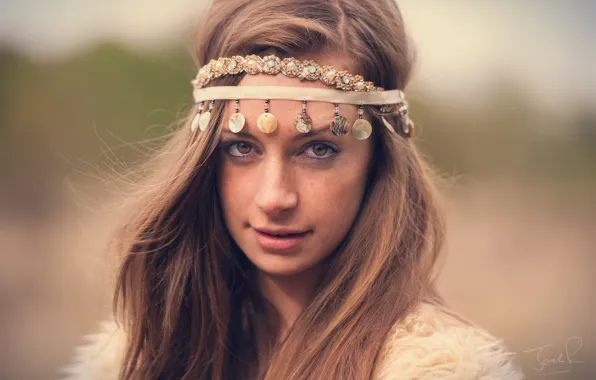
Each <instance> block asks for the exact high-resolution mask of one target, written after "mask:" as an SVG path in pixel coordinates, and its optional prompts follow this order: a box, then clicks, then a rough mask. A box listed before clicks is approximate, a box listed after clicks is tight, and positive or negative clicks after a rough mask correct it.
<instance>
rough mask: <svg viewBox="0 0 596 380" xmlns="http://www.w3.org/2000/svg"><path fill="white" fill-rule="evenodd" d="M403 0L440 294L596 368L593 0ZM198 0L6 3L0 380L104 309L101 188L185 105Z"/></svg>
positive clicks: (531, 369)
mask: <svg viewBox="0 0 596 380" xmlns="http://www.w3.org/2000/svg"><path fill="white" fill-rule="evenodd" d="M398 2H399V4H400V6H401V8H402V12H403V14H404V17H405V20H406V22H407V26H408V29H409V31H410V33H411V35H412V39H413V41H414V43H415V44H416V46H417V48H418V62H417V65H416V75H415V78H414V81H413V83H412V85H411V86H410V87H409V89H408V94H409V99H410V105H411V110H412V115H413V119H414V120H415V121H416V122H417V126H418V135H417V138H416V143H417V144H418V145H419V146H420V148H421V149H422V151H423V152H424V155H425V156H426V157H427V158H428V159H429V160H430V161H431V162H432V164H433V166H434V167H435V168H436V169H437V170H438V172H439V173H440V174H441V175H442V177H443V178H445V179H446V181H445V182H444V183H443V184H442V188H443V193H444V194H445V203H446V209H447V212H448V222H449V225H448V229H449V240H448V245H447V247H446V258H445V260H444V261H443V266H442V275H441V277H440V285H441V291H442V293H443V295H444V296H445V298H446V299H447V301H448V302H449V303H450V304H451V306H452V307H453V308H454V309H456V310H458V311H460V312H461V313H463V314H464V315H466V316H468V317H469V318H471V319H472V320H474V321H476V322H477V323H478V324H480V325H482V326H483V327H485V328H487V329H488V330H489V331H491V332H492V333H493V334H494V335H496V336H498V337H500V338H503V339H504V340H505V342H506V344H507V345H508V346H509V347H510V349H511V350H512V351H514V352H515V353H516V356H517V360H518V362H519V364H520V365H521V366H522V368H523V370H524V373H525V374H526V376H527V378H528V379H542V378H548V379H578V380H579V379H582V380H583V379H594V378H596V364H595V363H594V359H596V348H595V347H596V333H595V332H596V328H595V324H594V315H595V314H594V296H593V294H592V292H593V290H594V289H595V286H594V285H595V283H596V281H595V277H596V238H595V235H596V197H595V194H596V49H595V48H594V41H595V40H596V26H595V25H596V24H595V23H594V20H596V2H593V1H590V0H585V1H583V0H558V1H557V0H524V1H513V0H505V1H498V0H484V1H474V0H450V1H442V0H402V1H398ZM206 5H207V4H206V2H205V1H203V0H194V1H191V0H169V1H168V2H163V1H156V0H120V1H115V0H109V1H103V2H99V1H92V0H54V1H42V0H3V1H2V2H1V3H0V379H11V380H12V379H53V378H56V377H57V375H56V369H57V368H59V367H60V366H61V365H64V364H65V363H66V362H67V361H68V358H69V355H70V354H71V353H72V349H73V347H74V346H75V345H77V344H80V343H81V342H82V340H81V335H82V334H84V333H90V332H92V331H93V330H94V329H95V328H96V327H97V321H98V320H101V319H103V318H105V317H107V316H109V314H110V312H111V307H110V306H111V303H110V302H111V294H112V285H113V279H114V271H115V269H116V267H117V261H116V260H115V258H114V257H112V256H110V254H109V253H108V251H107V250H106V247H107V242H108V240H109V237H110V235H111V234H112V233H113V231H114V229H115V228H116V227H117V226H118V223H119V222H120V221H121V219H122V214H123V213H125V211H124V210H123V209H122V208H121V207H119V206H118V205H119V201H120V200H121V199H120V197H119V195H118V194H115V193H113V192H111V191H110V190H109V189H110V188H111V186H108V185H109V184H110V183H109V182H110V181H111V180H113V179H114V178H118V176H119V175H121V174H122V173H124V172H125V171H126V170H127V169H130V168H134V165H135V163H137V162H139V160H143V158H144V157H146V154H147V153H148V152H150V151H151V149H153V148H155V147H158V146H159V145H160V144H161V143H162V142H163V141H162V140H160V137H161V136H164V135H165V134H167V133H168V132H170V131H172V130H173V129H175V128H176V125H177V124H176V123H175V121H176V120H179V119H180V118H182V117H184V115H185V114H186V112H187V111H188V110H189V109H190V108H191V106H192V99H191V94H190V85H189V80H190V79H191V78H192V77H193V76H194V73H195V68H194V62H193V58H192V35H193V26H194V25H195V21H196V19H197V17H198V16H199V15H200V14H201V13H202V12H203V11H204V10H205V8H206ZM380 38H382V36H380ZM107 179H110V180H107ZM580 341H581V348H579V347H580V346H579V344H580ZM566 345H567V347H566ZM539 347H543V350H542V351H541V352H538V351H537V350H536V349H537V348H539ZM566 352H568V353H569V354H573V353H575V354H574V355H573V356H572V360H573V361H574V363H569V361H567V357H566ZM560 354H562V355H563V356H562V362H560V363H555V364H547V365H545V366H544V368H543V369H540V367H541V364H540V363H539V361H540V360H548V359H551V360H552V359H558V358H559V355H560ZM579 361H581V362H582V363H577V362H579Z"/></svg>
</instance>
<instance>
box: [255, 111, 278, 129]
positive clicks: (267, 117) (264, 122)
mask: <svg viewBox="0 0 596 380" xmlns="http://www.w3.org/2000/svg"><path fill="white" fill-rule="evenodd" d="M257 127H258V128H259V129H260V130H261V132H263V133H272V132H273V131H275V129H276V128H277V119H276V118H275V116H273V114H271V113H269V112H264V113H262V114H261V116H259V118H258V119H257Z"/></svg>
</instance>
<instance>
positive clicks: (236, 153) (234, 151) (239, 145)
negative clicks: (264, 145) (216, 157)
mask: <svg viewBox="0 0 596 380" xmlns="http://www.w3.org/2000/svg"><path fill="white" fill-rule="evenodd" d="M223 149H224V151H225V152H226V153H227V154H228V155H230V156H231V157H238V158H243V157H247V156H248V155H249V154H250V153H251V152H252V151H253V150H254V148H253V146H252V145H251V144H250V143H247V142H246V141H235V142H230V143H227V144H224V146H223Z"/></svg>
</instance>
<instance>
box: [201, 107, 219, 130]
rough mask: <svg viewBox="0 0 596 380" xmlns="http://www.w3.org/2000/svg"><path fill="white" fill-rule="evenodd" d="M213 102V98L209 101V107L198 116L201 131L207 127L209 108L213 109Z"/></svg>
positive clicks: (209, 115) (209, 117) (209, 118)
mask: <svg viewBox="0 0 596 380" xmlns="http://www.w3.org/2000/svg"><path fill="white" fill-rule="evenodd" d="M213 104H215V100H212V101H211V103H209V109H208V110H207V112H205V113H204V114H202V115H201V117H200V118H199V129H200V130H201V131H204V130H205V129H207V126H208V125H209V121H210V120H211V110H212V109H213Z"/></svg>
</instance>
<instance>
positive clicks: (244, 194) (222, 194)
mask: <svg viewBox="0 0 596 380" xmlns="http://www.w3.org/2000/svg"><path fill="white" fill-rule="evenodd" d="M257 184H258V179H257V178H255V176H254V175H252V176H251V175H250V173H249V171H248V170H241V169H239V168H236V167H234V166H232V165H229V164H227V163H222V164H221V167H220V168H219V172H218V188H219V191H218V194H219V200H220V204H221V207H222V209H223V212H224V217H225V222H226V225H228V228H230V229H231V227H232V226H231V224H232V225H233V224H234V222H241V221H242V220H245V218H242V214H243V213H246V211H247V210H248V207H249V205H250V203H251V201H252V200H253V199H254V194H253V188H254V187H255V186H256V185H257Z"/></svg>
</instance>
